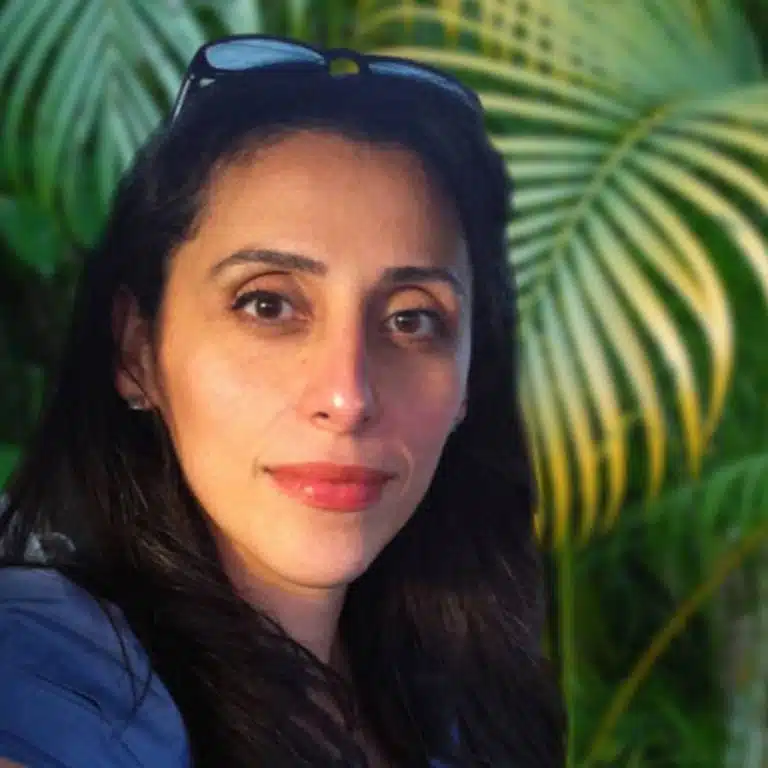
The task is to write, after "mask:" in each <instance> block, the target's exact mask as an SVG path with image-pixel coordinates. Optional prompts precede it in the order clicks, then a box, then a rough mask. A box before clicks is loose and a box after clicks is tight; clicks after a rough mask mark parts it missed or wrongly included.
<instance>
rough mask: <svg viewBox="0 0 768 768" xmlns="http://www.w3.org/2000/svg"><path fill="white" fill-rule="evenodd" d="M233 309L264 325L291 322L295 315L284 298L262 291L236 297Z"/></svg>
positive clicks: (290, 305) (291, 305)
mask: <svg viewBox="0 0 768 768" xmlns="http://www.w3.org/2000/svg"><path fill="white" fill-rule="evenodd" d="M233 309H235V310H236V311H240V312H245V314H246V315H250V316H251V317H253V318H255V319H256V320H260V321H261V322H265V323H279V322H284V321H287V320H293V319H294V317H295V315H296V310H295V309H294V306H293V304H291V302H290V301H289V300H288V299H287V298H285V296H281V295H280V294H279V293H275V292H274V291H264V290H259V291H249V292H248V293H244V294H243V295H242V296H238V297H237V300H236V301H235V303H234V306H233Z"/></svg>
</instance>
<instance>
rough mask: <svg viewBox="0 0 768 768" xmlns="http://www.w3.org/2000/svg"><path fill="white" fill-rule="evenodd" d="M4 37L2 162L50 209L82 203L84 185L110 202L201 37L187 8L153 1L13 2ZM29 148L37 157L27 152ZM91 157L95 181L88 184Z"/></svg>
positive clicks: (0, 31) (2, 27) (0, 57)
mask: <svg viewBox="0 0 768 768" xmlns="http://www.w3.org/2000/svg"><path fill="white" fill-rule="evenodd" d="M0 38H1V39H3V40H4V41H8V42H9V44H8V45H6V46H5V47H4V48H3V51H2V53H0V89H2V90H3V91H4V92H6V93H7V101H6V106H5V109H4V110H3V113H2V117H1V118H0V120H2V123H1V124H0V130H1V131H2V133H3V136H4V138H5V142H4V145H5V149H4V151H5V154H6V158H5V159H6V163H7V165H8V168H9V170H10V173H11V176H12V179H13V180H14V181H15V183H16V184H17V185H18V186H28V185H29V184H30V182H31V185H32V187H33V189H34V190H35V191H36V194H37V196H38V197H39V198H40V199H41V200H42V201H43V202H44V203H45V204H46V205H47V206H48V207H53V206H55V205H56V204H57V203H59V202H62V201H61V197H62V194H63V190H69V191H75V190H77V191H79V194H80V195H82V194H83V192H82V190H83V188H84V187H88V186H92V187H95V189H96V190H98V199H99V201H100V202H101V204H102V206H103V205H105V204H106V202H107V200H108V199H109V197H110V196H111V193H112V190H113V188H114V185H115V182H116V179H117V178H118V176H119V174H120V173H121V172H122V171H123V169H124V168H125V166H126V165H127V164H128V162H129V161H130V160H131V158H132V157H133V154H134V152H135V151H136V149H137V147H138V146H139V145H140V144H141V143H142V142H143V141H144V140H145V139H146V137H147V135H148V134H149V133H150V131H151V130H152V129H153V128H154V127H155V126H156V125H157V123H158V122H159V120H160V118H161V114H162V108H163V107H164V106H166V105H167V102H168V101H169V100H170V99H171V98H172V95H173V93H174V92H175V90H176V89H177V87H178V85H179V81H180V78H181V74H182V72H183V69H184V66H185V65H186V63H187V61H188V60H189V58H190V57H191V55H192V54H193V52H194V51H195V50H196V48H197V47H198V46H199V45H200V44H201V43H202V42H203V39H204V37H203V32H202V30H201V28H200V26H199V24H198V22H197V21H196V19H195V16H194V15H193V14H192V12H191V10H189V9H188V8H187V7H185V6H184V5H183V4H177V5H173V6H172V5H171V4H166V3H156V2H153V0H115V2H110V3H94V2H91V1H90V0H68V1H67V2H58V1H57V0H48V1H46V0H42V1H41V2H34V3H29V2H27V0H10V2H8V3H6V4H5V5H4V6H3V7H2V9H1V10H0ZM27 141H31V145H32V152H31V153H25V152H24V151H23V150H22V145H23V144H24V143H25V142H27ZM91 150H92V151H93V153H94V158H93V159H94V163H93V174H92V178H85V179H84V178H83V177H84V176H85V177H88V174H87V173H84V171H87V170H88V169H89V164H88V163H83V159H84V158H85V157H87V156H88V153H89V152H90V151H91ZM30 155H31V158H32V167H31V168H27V167H25V165H24V159H25V158H28V157H30ZM73 155H74V156H77V157H79V158H80V162H72V161H71V158H72V156H73ZM64 202H68V201H64ZM65 210H66V205H65Z"/></svg>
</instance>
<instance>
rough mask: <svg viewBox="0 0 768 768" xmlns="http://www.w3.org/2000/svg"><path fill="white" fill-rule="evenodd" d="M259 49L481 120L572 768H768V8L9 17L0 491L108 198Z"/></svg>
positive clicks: (6, 4) (1, 183)
mask: <svg viewBox="0 0 768 768" xmlns="http://www.w3.org/2000/svg"><path fill="white" fill-rule="evenodd" d="M245 32H248V33H253V32H266V33H271V34H279V35H288V36H292V37H297V38H300V39H303V40H307V41H310V42H316V43H319V44H321V45H324V46H349V47H355V48H359V49H362V50H365V51H376V52H387V53H394V54H399V55H405V56H410V57H413V58H416V59H420V60H422V61H425V62H428V63H431V64H433V65H437V66H441V67H445V68H447V69H449V70H451V71H453V72H454V73H455V74H456V75H458V76H459V77H460V78H462V79H463V80H464V81H465V82H466V83H468V84H470V85H472V86H474V87H475V88H477V89H478V91H479V92H480V94H481V97H482V100H483V102H484V104H485V107H486V109H487V114H488V126H489V129H490V130H491V132H492V134H493V137H494V140H495V142H496V144H497V146H498V148H499V149H500V150H501V151H502V152H503V153H504V155H505V157H506V158H507V160H508V162H509V168H510V171H511V174H512V176H513V177H514V180H515V182H516V194H515V204H516V215H515V216H514V218H513V220H512V221H511V222H510V224H509V241H510V251H509V253H510V263H511V264H512V265H513V266H514V268H515V269H516V276H517V280H518V284H519V289H520V322H521V333H522V338H521V347H522V382H521V386H522V392H521V394H522V398H523V404H524V408H525V415H526V420H527V425H528V429H529V433H530V438H531V442H532V445H533V447H534V453H535V459H536V468H537V475H538V481H539V485H540V488H541V500H540V504H539V508H538V510H537V521H538V531H539V534H540V539H541V544H542V547H543V550H544V552H545V560H546V576H547V586H548V590H549V595H550V601H551V611H550V617H549V623H548V627H547V637H546V644H547V653H548V654H549V655H550V656H551V658H552V659H553V661H554V663H555V665H556V668H557V670H558V672H559V674H560V677H561V681H562V687H563V691H564V695H565V698H566V702H567V706H568V709H569V712H570V718H571V720H570V725H569V730H570V734H569V735H570V746H569V768H587V767H589V768H598V767H599V766H626V768H640V767H645V766H648V767H650V766H653V767H654V768H656V767H658V768H661V767H663V766H669V767H670V768H671V767H673V766H674V767H675V768H683V767H686V768H688V767H690V768H693V767H695V768H706V767H712V768H715V767H717V768H720V767H723V768H766V766H768V343H766V341H767V340H768V214H767V212H768V80H766V64H767V62H768V0H521V1H520V2H518V1H516V0H474V1H472V2H468V1H466V0H423V1H420V0H410V1H406V0H400V1H397V0H0V137H1V138H2V141H1V142H0V486H2V484H3V483H4V482H5V481H6V479H7V477H8V476H9V474H10V472H11V471H12V469H13V466H14V464H15V462H16V461H17V459H18V456H19V453H20V451H21V450H22V449H23V446H24V444H25V441H26V440H27V439H28V438H29V435H30V431H31V429H32V428H33V425H34V422H35V419H36V416H37V413H38V410H39V408H40V405H41V400H42V397H43V393H44V388H45V385H46V381H47V377H48V375H49V373H50V372H51V371H52V370H53V367H54V365H55V361H56V358H57V353H58V351H59V349H60V346H61V343H62V334H63V332H64V330H65V327H66V318H67V315H68V311H69V308H70V302H71V297H72V291H73V286H74V282H75V279H76V276H77V273H78V266H79V264H80V259H81V254H82V253H83V251H84V249H87V247H88V246H89V244H90V243H92V242H93V240H94V238H95V237H96V236H97V235H98V233H99V231H100V228H101V226H102V224H103V221H104V216H105V212H106V211H107V209H108V206H109V201H110V196H111V194H112V192H113V189H114V186H115V183H116V180H117V179H118V177H119V175H120V173H121V171H122V170H123V169H124V168H125V167H126V165H127V164H128V163H129V162H130V160H131V158H132V156H133V154H134V152H135V150H136V148H137V147H138V146H139V145H140V144H141V143H142V141H143V140H144V139H145V138H146V137H147V135H148V134H149V133H150V131H152V130H153V128H155V127H156V126H157V124H158V123H159V121H160V120H161V117H162V116H163V115H164V114H165V113H166V111H167V110H168V108H169V104H170V102H171V100H172V98H173V95H174V93H175V91H176V89H177V87H178V85H179V83H180V79H181V75H182V72H183V69H184V66H185V64H186V63H187V62H188V60H189V59H190V58H191V56H192V54H193V53H194V51H195V50H196V48H197V47H198V46H199V45H200V44H201V43H203V42H204V41H205V40H207V39H211V38H213V37H217V36H221V35H223V34H231V33H245ZM445 554H446V557H450V554H451V553H450V552H446V553H445Z"/></svg>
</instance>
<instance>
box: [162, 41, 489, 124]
mask: <svg viewBox="0 0 768 768" xmlns="http://www.w3.org/2000/svg"><path fill="white" fill-rule="evenodd" d="M337 61H342V62H352V63H353V64H354V65H355V69H356V72H355V74H356V75H366V74H369V73H370V74H374V75H381V76H385V77H393V78H404V79H407V80H411V81H413V80H416V81H419V82H422V83H425V84H427V85H432V86H434V87H435V88H438V89H440V90H441V91H443V92H445V93H448V94H451V95H453V96H454V97H455V98H456V100H457V101H458V102H459V103H461V104H463V105H464V106H466V107H469V108H470V109H471V110H472V111H473V112H475V113H476V114H478V115H482V113H483V109H482V106H481V104H480V99H479V98H478V97H477V94H476V93H475V92H474V91H472V90H470V89H469V88H467V87H466V86H464V85H462V83H461V82H460V81H459V80H457V79H456V78H455V77H452V76H451V75H448V74H447V73H445V72H441V71H440V70H438V69H434V68H432V67H429V66H427V65H425V64H417V63H416V62H414V61H410V60H409V59H401V58H398V57H395V56H373V55H368V54H363V53H359V52H358V51H354V50H351V49H348V48H333V49H330V50H327V51H323V50H321V49H319V48H315V47H313V46H311V45H308V44H306V43H298V42H296V41H294V40H286V39H284V38H279V37H272V36H270V35H234V36H232V37H225V38H222V39H220V40H216V41H214V42H212V43H207V44H206V45H204V46H202V47H201V48H199V49H198V51H197V53H196V54H195V55H194V57H193V58H192V61H191V63H190V65H189V67H188V68H187V72H186V74H185V76H184V81H183V83H182V85H181V89H180V90H179V94H178V96H177V97H176V102H175V104H174V105H173V110H172V111H171V122H172V121H173V120H175V119H176V117H177V116H178V115H179V113H180V112H181V109H182V107H183V106H184V103H185V102H186V100H187V99H188V98H189V96H190V95H191V94H192V93H193V92H194V91H195V90H198V89H200V88H203V87H205V86H208V85H210V84H211V83H213V82H215V81H216V79H217V78H219V77H221V76H226V75H231V74H236V73H244V72H250V71H253V70H261V69H285V68H289V69H292V70H296V71H311V72H328V73H329V74H331V67H332V65H333V63H334V62H337Z"/></svg>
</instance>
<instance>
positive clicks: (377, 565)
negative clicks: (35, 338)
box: [0, 37, 563, 768]
mask: <svg viewBox="0 0 768 768" xmlns="http://www.w3.org/2000/svg"><path fill="white" fill-rule="evenodd" d="M345 57H346V58H347V59H349V60H350V61H352V62H353V63H354V64H355V66H356V67H357V71H356V72H354V73H348V74H345V75H339V76H337V75H334V74H332V73H331V68H330V67H329V62H330V61H331V60H333V58H334V55H332V54H330V53H329V54H324V53H323V52H320V51H317V50H315V49H311V48H309V47H306V46H301V45H299V44H296V43H291V42H290V41H280V40H275V39H267V38H258V37H254V38H234V39H229V40H225V41H220V42H218V43H215V44H212V45H209V46H207V47H205V48H203V49H201V51H200V52H199V53H198V54H197V56H196V57H195V59H194V61H193V63H192V65H191V66H190V69H189V72H188V76H187V78H186V79H185V84H184V87H183V88H182V92H181V95H180V97H179V100H178V101H177V105H176V107H175V108H174V112H173V115H172V119H171V120H170V121H169V124H168V125H166V126H164V127H163V129H162V130H161V131H160V132H159V133H158V134H157V136H155V137H154V138H153V140H152V141H151V142H150V143H149V144H148V145H147V147H145V148H144V150H143V151H142V152H141V153H140V154H139V156H138V158H137V160H136V162H135V164H134V166H133V168H132V169H131V170H130V171H129V173H128V174H127V175H126V177H125V178H124V180H123V181H122V183H121V185H120V187H119V189H118V192H117V196H116V198H115V201H114V206H113V210H112V214H111V217H110V220H109V223H108V226H107V228H106V232H105V234H104V236H103V239H102V241H101V244H100V245H99V247H97V248H96V249H95V250H94V252H93V253H92V254H91V255H90V258H88V259H87V261H86V264H85V268H84V272H83V275H82V281H81V286H80V290H79V294H78V298H77V301H76V307H75V314H74V321H73V325H72V329H71V335H70V337H69V342H68V345H67V347H66V349H65V352H64V357H63V361H62V365H61V372H60V376H59V378H58V381H57V385H56V387H55V388H54V391H53V392H52V395H51V399H50V403H49V405H48V408H47V410H46V413H45V416H44V418H43V420H42V423H41V426H40V430H39V434H38V435H37V438H36V440H35V442H34V444H33V445H32V447H31V449H30V451H29V454H28V455H27V457H26V461H25V462H24V463H23V465H22V466H21V468H20V471H19V472H18V474H17V476H16V477H15V479H14V481H13V482H12V484H11V485H10V487H9V489H8V502H9V504H8V509H7V510H6V514H5V516H4V518H3V521H4V522H3V528H2V529H0V535H1V536H2V539H3V542H4V543H3V552H4V564H5V565H6V566H8V567H6V568H4V569H3V570H0V659H1V661H0V675H1V676H2V679H3V687H2V688H0V755H2V756H3V757H5V758H7V759H10V760H14V761H18V762H19V763H20V764H22V765H27V766H30V767H31V768H37V766H49V765H56V766H59V765H64V766H72V767H73V768H74V767H75V766H77V767H78V768H79V767H80V766H97V765H98V766H102V765H103V766H123V765H125V766H128V765H131V766H135V765H142V766H182V765H190V764H194V765H195V766H216V767H217V768H218V767H219V766H227V767H228V768H230V767H235V766H249V767H250V768H252V767H253V766H268V767H269V768H274V767H280V766H326V765H339V766H341V765H346V766H351V765H371V766H375V765H395V766H428V765H433V766H438V765H454V766H494V767H495V768H501V767H503V766H515V767H516V768H524V767H526V768H527V767H530V768H545V767H546V768H550V767H552V768H554V767H555V766H560V765H561V764H562V759H563V758H562V723H561V718H560V714H559V709H558V700H557V697H556V696H555V695H554V693H553V691H552V688H551V686H550V684H549V682H548V678H547V676H546V674H545V671H544V669H543V665H542V661H541V659H540V653H539V633H540V626H541V617H542V600H541V596H540V584H539V580H538V578H539V577H538V573H537V563H536V557H535V547H534V543H533V540H532V520H531V517H532V501H533V499H532V496H533V487H532V481H531V469H530V465H529V459H528V453H527V449H526V444H525V440H524V436H523V431H522V428H521V424H520V416H519V413H518V406H517V403H516V399H515V365H516V363H515V348H514V343H513V341H514V333H515V327H514V317H515V312H514V303H513V292H512V283H511V278H510V274H509V270H508V265H507V260H506V256H505V246H504V232H505V224H506V220H507V213H508V211H507V204H508V197H509V188H508V183H507V178H506V176H505V170H504V165H503V162H502V160H501V159H500V157H499V156H498V155H497V153H496V152H495V151H494V150H493V149H492V147H491V145H490V144H489V142H488V138H487V135H486V133H485V131H484V128H483V122H482V110H481V109H480V107H479V105H478V102H477V100H476V97H475V96H474V94H472V93H471V92H470V91H468V90H466V89H464V88H463V87H461V86H460V85H459V84H458V83H457V82H456V81H455V80H452V79H450V78H449V77H448V76H446V75H443V74H441V73H438V72H435V71H433V70H428V69H425V68H422V67H420V66H418V65H416V64H413V63H409V62H407V61H402V60H387V59H375V58H372V57H362V56H360V55H358V54H355V53H353V52H346V53H345Z"/></svg>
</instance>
